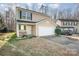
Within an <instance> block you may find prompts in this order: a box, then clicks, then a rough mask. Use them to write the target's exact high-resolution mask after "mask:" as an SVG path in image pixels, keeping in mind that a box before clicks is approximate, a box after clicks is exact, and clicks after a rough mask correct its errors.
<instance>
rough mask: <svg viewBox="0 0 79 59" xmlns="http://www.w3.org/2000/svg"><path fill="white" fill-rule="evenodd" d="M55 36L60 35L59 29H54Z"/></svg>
mask: <svg viewBox="0 0 79 59" xmlns="http://www.w3.org/2000/svg"><path fill="white" fill-rule="evenodd" d="M55 34H56V35H57V36H58V35H61V29H59V28H56V29H55Z"/></svg>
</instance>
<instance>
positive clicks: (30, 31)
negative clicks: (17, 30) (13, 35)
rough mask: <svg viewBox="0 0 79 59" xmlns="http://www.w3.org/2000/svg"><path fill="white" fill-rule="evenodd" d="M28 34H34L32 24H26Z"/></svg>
mask: <svg viewBox="0 0 79 59" xmlns="http://www.w3.org/2000/svg"><path fill="white" fill-rule="evenodd" d="M26 31H27V35H30V34H32V26H26Z"/></svg>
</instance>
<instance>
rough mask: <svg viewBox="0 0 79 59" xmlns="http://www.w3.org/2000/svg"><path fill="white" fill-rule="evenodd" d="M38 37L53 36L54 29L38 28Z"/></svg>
mask: <svg viewBox="0 0 79 59" xmlns="http://www.w3.org/2000/svg"><path fill="white" fill-rule="evenodd" d="M38 32H39V36H47V35H53V34H54V28H52V27H39V31H38Z"/></svg>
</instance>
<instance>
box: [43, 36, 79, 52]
mask: <svg viewBox="0 0 79 59" xmlns="http://www.w3.org/2000/svg"><path fill="white" fill-rule="evenodd" d="M44 38H45V39H48V40H51V41H53V42H56V43H58V44H61V45H64V46H65V47H67V48H70V49H72V50H74V51H78V52H79V41H75V40H70V39H68V38H66V37H65V36H60V37H56V36H48V37H44Z"/></svg>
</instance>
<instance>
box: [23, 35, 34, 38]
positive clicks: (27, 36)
mask: <svg viewBox="0 0 79 59" xmlns="http://www.w3.org/2000/svg"><path fill="white" fill-rule="evenodd" d="M22 37H23V38H25V39H30V38H32V37H33V36H32V35H23V36H22Z"/></svg>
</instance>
